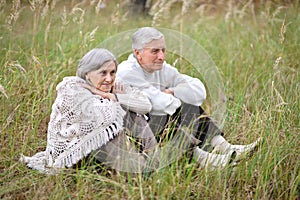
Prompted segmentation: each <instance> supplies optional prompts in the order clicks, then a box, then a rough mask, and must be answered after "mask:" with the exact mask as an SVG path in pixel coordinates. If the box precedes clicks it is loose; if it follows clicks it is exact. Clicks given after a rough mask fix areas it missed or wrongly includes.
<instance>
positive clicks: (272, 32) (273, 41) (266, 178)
mask: <svg viewBox="0 0 300 200" xmlns="http://www.w3.org/2000/svg"><path fill="white" fill-rule="evenodd" d="M29 2H30V3H29ZM40 2H42V1H36V0H33V1H18V0H14V1H5V0H0V47H1V49H0V56H1V57H0V132H1V134H0V198H1V199H145V200H146V199H290V200H295V199H297V185H299V182H300V161H299V160H300V123H299V121H300V100H299V99H300V50H299V48H300V37H299V36H300V14H299V13H300V8H299V1H291V2H294V3H280V2H281V1H262V2H263V3H257V4H254V3H252V1H244V2H245V3H242V4H237V3H233V2H234V1H225V0H224V1H218V2H219V3H216V4H213V3H209V2H214V1H207V2H208V3H206V4H196V5H189V4H188V2H192V1H183V2H185V3H180V2H181V1H177V3H174V2H175V1H168V2H169V3H166V2H167V1H158V2H160V3H161V4H160V6H158V7H156V8H154V9H153V10H152V16H146V17H145V16H135V15H133V16H130V15H129V14H128V13H127V12H126V9H125V6H126V5H125V4H124V3H120V2H123V1H118V0H115V1H112V0H111V1H107V7H106V8H105V9H102V10H97V9H95V6H96V4H92V5H90V3H89V1H85V3H81V4H78V3H79V2H80V1H74V0H72V1H59V0H57V1H45V2H48V4H47V3H46V4H45V3H40ZM95 2H96V1H95ZM154 2H155V1H154ZM156 2H157V1H156ZM178 2H179V3H178ZM199 2H200V1H199ZM202 2H205V1H202ZM216 2H217V1H216ZM255 2H257V1H255ZM274 2H277V3H274ZM283 2H284V1H283ZM285 2H287V1H285ZM297 2H298V3H297ZM152 25H153V26H156V27H158V28H159V27H161V28H169V29H174V30H177V31H179V32H181V33H184V34H186V35H188V36H190V37H191V38H193V39H194V40H195V41H197V42H198V43H199V44H200V45H201V46H202V47H204V49H205V50H206V51H207V53H208V54H209V55H210V56H211V58H212V59H213V61H214V62H215V63H216V65H217V66H218V69H219V71H220V73H221V76H222V81H223V84H224V87H225V93H226V96H227V102H226V106H227V109H226V121H225V123H224V127H223V129H224V131H225V136H226V138H227V139H228V140H229V141H231V142H233V143H249V142H252V141H254V140H255V139H256V138H258V137H262V138H264V144H263V145H262V147H261V148H260V149H259V151H258V152H257V153H256V154H255V155H254V156H253V157H252V158H251V159H249V160H246V161H243V162H241V163H240V164H239V165H238V166H237V167H235V168H231V167H228V168H225V169H223V170H217V171H212V172H206V171H205V170H203V169H199V168H198V167H197V165H196V164H195V163H194V162H187V161H186V160H185V159H184V158H183V159H181V160H179V161H177V162H174V163H173V164H171V165H170V166H167V167H165V168H163V169H161V170H159V171H157V172H154V173H152V174H151V175H150V176H149V177H143V176H141V175H140V174H136V175H132V174H119V173H116V172H113V171H111V170H108V169H105V168H103V169H101V170H99V166H86V167H83V168H81V169H70V170H66V171H65V172H64V173H62V174H60V175H52V176H49V175H44V174H40V173H38V172H36V171H33V170H30V169H28V168H27V167H26V166H24V165H23V164H21V163H19V162H18V159H19V155H20V154H25V155H33V154H34V153H36V152H38V151H41V150H44V149H45V146H46V136H47V123H48V121H49V115H50V113H51V105H52V102H53V101H54V99H55V95H56V92H55V87H56V85H57V83H59V82H60V81H61V80H62V78H63V77H64V76H68V75H74V74H75V71H76V68H77V65H78V60H79V59H80V58H81V57H82V56H83V55H84V54H85V53H86V52H87V51H89V50H90V49H92V48H94V47H97V46H98V44H100V43H101V42H102V41H103V40H105V39H106V38H108V37H109V36H111V35H114V34H117V33H120V32H122V31H126V30H129V29H134V28H137V27H141V26H152ZM119 59H120V60H119V61H122V59H124V58H119ZM180 70H181V71H185V72H186V73H189V70H188V69H185V68H184V66H180ZM204 106H206V107H207V108H209V100H208V102H207V104H206V105H204Z"/></svg>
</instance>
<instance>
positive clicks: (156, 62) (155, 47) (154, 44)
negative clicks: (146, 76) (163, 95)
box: [135, 37, 166, 73]
mask: <svg viewBox="0 0 300 200" xmlns="http://www.w3.org/2000/svg"><path fill="white" fill-rule="evenodd" d="M135 55H136V58H137V60H138V62H139V64H140V65H141V66H142V68H143V69H144V70H145V71H147V72H150V73H152V72H154V71H157V70H160V69H161V68H162V66H163V63H164V61H165V56H166V44H165V39H164V38H163V37H162V38H160V39H157V40H152V41H151V42H149V43H147V44H146V45H145V47H144V48H143V49H142V50H137V49H135Z"/></svg>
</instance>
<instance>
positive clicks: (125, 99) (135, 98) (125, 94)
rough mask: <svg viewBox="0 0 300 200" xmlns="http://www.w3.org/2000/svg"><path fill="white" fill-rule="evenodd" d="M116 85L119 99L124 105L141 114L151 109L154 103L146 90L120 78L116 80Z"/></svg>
mask: <svg viewBox="0 0 300 200" xmlns="http://www.w3.org/2000/svg"><path fill="white" fill-rule="evenodd" d="M115 87H116V88H115V89H116V95H117V97H118V101H119V102H120V104H121V105H122V106H123V107H125V108H126V109H128V110H131V111H133V112H136V113H139V114H146V113H149V112H150V111H151V108H152V104H151V102H150V100H149V99H148V97H147V95H145V94H144V92H142V91H141V90H139V89H137V88H136V87H132V86H129V85H126V84H124V82H122V81H120V80H118V81H116V84H115Z"/></svg>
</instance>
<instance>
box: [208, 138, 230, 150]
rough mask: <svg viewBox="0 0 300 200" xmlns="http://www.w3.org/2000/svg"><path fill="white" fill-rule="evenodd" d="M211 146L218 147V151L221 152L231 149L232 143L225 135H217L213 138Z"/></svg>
mask: <svg viewBox="0 0 300 200" xmlns="http://www.w3.org/2000/svg"><path fill="white" fill-rule="evenodd" d="M211 146H212V147H213V148H215V147H218V151H220V152H227V151H229V150H230V149H231V146H232V145H231V144H230V143H229V142H227V141H226V139H225V138H224V137H223V136H221V135H217V136H215V137H213V138H212V139H211Z"/></svg>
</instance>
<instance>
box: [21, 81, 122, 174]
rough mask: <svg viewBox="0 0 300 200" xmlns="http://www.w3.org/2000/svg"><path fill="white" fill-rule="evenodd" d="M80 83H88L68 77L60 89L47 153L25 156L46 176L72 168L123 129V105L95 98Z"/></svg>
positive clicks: (53, 107)
mask: <svg viewBox="0 0 300 200" xmlns="http://www.w3.org/2000/svg"><path fill="white" fill-rule="evenodd" d="M80 83H85V81H84V80H83V79H81V78H79V77H65V78H64V79H63V81H62V82H61V83H59V84H58V85H57V87H56V90H57V97H56V100H55V102H54V104H53V105H52V113H51V116H50V122H49V124H48V135H47V147H46V150H45V151H43V152H39V153H37V154H36V155H34V156H32V157H27V156H21V161H23V162H25V163H26V164H27V166H28V167H30V168H33V169H37V170H39V171H43V172H46V173H47V172H49V170H51V169H52V170H53V169H57V168H64V167H71V166H73V165H74V164H76V163H77V162H78V161H79V160H81V159H82V158H83V157H85V156H87V155H88V154H89V153H91V151H93V150H96V149H98V148H100V147H101V146H102V145H104V144H106V143H107V142H108V141H110V140H111V139H113V138H114V137H115V136H117V134H118V133H119V131H120V130H121V129H122V127H123V117H124V115H125V111H124V110H123V109H122V108H121V106H120V104H119V103H118V102H113V101H110V100H107V99H103V98H102V97H100V96H97V95H94V94H92V93H91V92H90V91H89V90H87V89H85V88H83V87H82V86H81V85H80Z"/></svg>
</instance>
